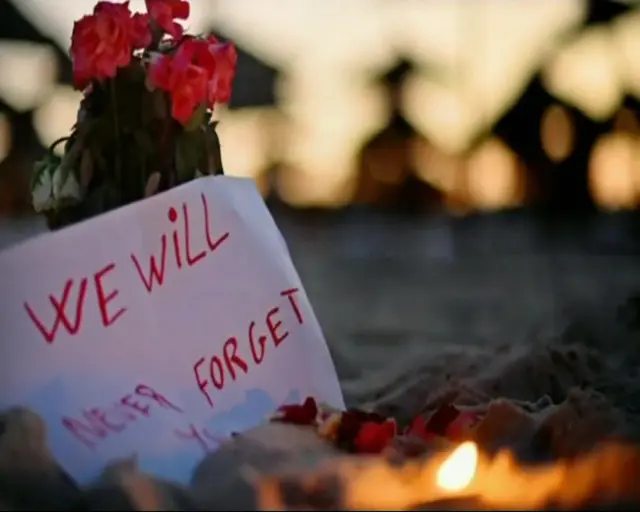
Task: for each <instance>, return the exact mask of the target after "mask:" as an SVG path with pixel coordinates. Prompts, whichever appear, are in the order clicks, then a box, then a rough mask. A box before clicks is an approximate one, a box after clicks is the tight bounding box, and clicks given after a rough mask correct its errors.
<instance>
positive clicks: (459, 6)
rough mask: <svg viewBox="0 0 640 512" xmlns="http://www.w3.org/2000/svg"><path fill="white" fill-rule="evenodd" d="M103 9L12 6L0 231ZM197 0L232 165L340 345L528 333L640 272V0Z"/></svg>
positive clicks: (1, 125) (59, 128) (65, 100)
mask: <svg viewBox="0 0 640 512" xmlns="http://www.w3.org/2000/svg"><path fill="white" fill-rule="evenodd" d="M143 3H144V2H143V1H142V0H132V1H131V7H132V8H133V9H134V10H135V9H142V8H143ZM93 4H94V2H93V0H65V1H60V0H14V1H9V0H0V212H2V213H3V214H4V216H5V220H4V221H2V223H0V242H2V243H3V244H5V245H6V244H8V243H12V242H13V241H15V240H17V239H19V238H23V237H24V236H28V235H29V234H30V233H32V232H33V231H32V227H31V226H32V225H33V224H32V222H31V221H30V220H25V219H29V212H30V206H29V195H28V191H27V183H28V176H29V173H30V169H31V165H32V162H33V161H34V160H35V159H36V158H38V157H39V156H40V155H41V154H42V152H43V151H44V148H45V147H46V146H47V145H48V144H50V143H51V142H52V141H54V140H55V139H57V138H59V137H61V136H64V135H66V134H67V132H68V131H69V129H70V127H71V126H72V124H73V123H74V120H75V117H76V111H77V107H78V102H79V93H77V92H75V91H74V90H73V89H72V87H71V86H70V82H71V80H70V78H71V69H70V62H69V59H68V57H67V49H68V46H69V39H70V34H71V29H72V26H73V22H74V20H75V19H77V18H79V17H80V16H82V15H83V14H85V13H87V12H89V11H91V10H92V8H93ZM191 4H192V16H191V20H190V21H189V24H188V28H189V29H190V30H191V31H193V32H204V31H212V32H214V33H216V34H218V35H219V36H222V37H225V38H228V39H231V40H233V41H234V43H235V44H236V45H237V47H238V49H239V52H240V57H239V63H238V73H237V78H236V82H235V88H234V92H233V97H232V100H231V103H230V105H229V106H228V108H226V109H224V110H222V111H220V112H219V117H220V119H221V124H220V127H219V133H220V136H221V141H222V154H223V161H224V164H225V169H226V171H227V173H228V174H230V175H237V176H246V177H251V178H253V179H255V180H256V182H257V184H258V186H259V187H260V190H261V191H262V193H263V194H264V196H265V198H267V201H268V204H269V205H270V207H271V209H272V211H273V212H274V215H275V216H276V218H277V221H278V223H279V225H280V226H281V229H282V230H283V232H284V234H285V237H286V238H287V240H288V242H289V244H290V246H291V251H292V254H293V257H294V259H295V260H296V264H297V265H298V268H299V270H300V273H301V274H302V277H303V281H304V282H305V283H306V286H307V288H308V293H309V295H310V296H311V299H312V303H314V305H315V307H316V309H317V311H318V315H319V317H320V319H321V323H322V324H323V326H324V328H325V330H326V331H327V332H328V334H329V336H330V337H331V336H335V337H343V336H345V335H349V336H351V337H352V339H354V340H358V339H360V336H361V335H363V333H364V338H366V339H367V340H369V341H368V342H367V343H370V340H372V339H374V340H377V339H379V338H380V337H381V336H382V338H384V337H385V336H389V337H390V339H393V340H398V339H400V338H402V337H403V336H407V335H409V334H411V333H413V334H416V333H420V335H422V336H424V335H425V333H426V334H428V335H429V338H430V339H431V340H434V339H439V337H442V336H445V337H449V338H450V337H451V336H452V333H454V335H455V337H456V339H457V340H458V341H460V340H462V339H465V340H469V339H471V338H474V337H475V338H477V337H478V336H480V337H481V338H482V337H489V338H491V337H493V338H496V337H497V338H499V339H502V341H505V339H504V338H505V337H507V338H509V339H511V340H513V338H514V327H513V326H516V328H515V330H517V331H518V334H517V336H523V337H527V336H529V337H531V332H532V331H531V330H530V329H529V327H528V326H529V324H531V326H533V325H534V324H535V325H537V326H539V325H540V324H544V325H547V326H550V325H552V324H553V325H556V324H557V321H558V318H561V317H562V316H563V315H564V312H565V310H566V309H567V308H570V307H573V305H574V303H575V302H576V300H580V301H588V300H590V299H591V298H592V299H594V300H595V299H596V298H598V297H602V296H603V295H607V296H610V295H611V294H621V296H622V295H625V294H628V293H630V290H633V289H634V287H636V289H637V287H638V285H640V272H639V271H638V270H639V269H638V265H637V258H636V254H637V252H638V249H639V248H640V216H639V215H638V214H637V209H638V206H639V205H640V6H639V5H638V3H637V2H631V1H626V2H625V1H613V0H191ZM6 219H10V220H6ZM327 276H329V277H327ZM508 325H510V326H512V327H511V328H509V327H505V326H508ZM503 327H504V328H505V329H506V331H505V333H506V334H500V333H501V332H502V331H501V329H502V328H503ZM537 328H538V327H535V329H537ZM509 329H511V330H509ZM531 329H534V327H531ZM463 331H464V332H463ZM385 333H386V334H385ZM374 344H375V343H374ZM371 351H374V349H371V350H370V352H371ZM371 353H373V352H371ZM383 353H384V351H383V352H381V354H383ZM381 357H382V359H381V362H382V361H383V360H384V359H385V357H386V356H384V355H382V356H381ZM342 364H343V363H341V362H339V365H342ZM344 364H347V363H344ZM342 369H343V371H346V370H344V367H342Z"/></svg>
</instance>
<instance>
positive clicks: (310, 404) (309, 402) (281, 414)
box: [271, 397, 318, 425]
mask: <svg viewBox="0 0 640 512" xmlns="http://www.w3.org/2000/svg"><path fill="white" fill-rule="evenodd" d="M317 415H318V404H317V403H316V401H315V399H314V398H313V397H308V398H307V399H306V400H305V401H304V403H303V404H302V405H299V404H287V405H283V406H282V407H280V408H279V409H278V410H277V411H276V414H275V415H274V417H273V418H271V421H280V422H282V423H292V424H294V425H313V424H314V423H315V421H316V416H317Z"/></svg>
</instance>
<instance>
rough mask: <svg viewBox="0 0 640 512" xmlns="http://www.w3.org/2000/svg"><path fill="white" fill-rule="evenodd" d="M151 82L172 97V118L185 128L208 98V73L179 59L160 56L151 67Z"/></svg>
mask: <svg viewBox="0 0 640 512" xmlns="http://www.w3.org/2000/svg"><path fill="white" fill-rule="evenodd" d="M149 79H150V81H151V83H152V84H153V85H154V86H156V87H157V88H158V89H161V90H163V91H166V92H167V93H169V95H170V97H171V116H172V117H173V118H174V119H175V120H176V121H178V122H180V123H182V124H183V125H185V124H187V123H188V122H189V120H190V119H191V116H192V115H193V113H194V111H195V110H196V109H197V108H198V106H199V105H201V104H202V103H204V102H205V100H206V97H207V73H206V72H205V70H204V69H203V68H200V67H198V66H194V65H193V64H191V63H190V62H189V61H184V60H182V59H181V58H180V57H179V55H176V56H171V55H159V56H157V57H156V58H155V59H154V60H153V61H152V62H151V64H150V66H149Z"/></svg>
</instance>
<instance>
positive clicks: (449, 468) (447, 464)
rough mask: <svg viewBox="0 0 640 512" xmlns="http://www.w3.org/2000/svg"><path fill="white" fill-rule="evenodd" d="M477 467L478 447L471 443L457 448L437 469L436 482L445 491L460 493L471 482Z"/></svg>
mask: <svg viewBox="0 0 640 512" xmlns="http://www.w3.org/2000/svg"><path fill="white" fill-rule="evenodd" d="M477 467H478V447H477V446H476V444H475V443H474V442H472V441H467V442H464V443H462V444H461V445H460V446H458V447H457V448H456V449H455V450H454V451H453V453H451V455H449V457H447V459H446V460H445V461H444V462H443V463H442V465H441V466H440V468H439V469H438V473H437V476H436V481H437V483H438V486H439V487H440V488H441V489H444V490H446V491H453V492H455V491H462V490H463V489H465V488H466V487H467V486H468V485H469V484H470V483H471V481H472V480H473V477H474V476H475V474H476V468H477Z"/></svg>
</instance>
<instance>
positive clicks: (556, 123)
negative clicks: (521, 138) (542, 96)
mask: <svg viewBox="0 0 640 512" xmlns="http://www.w3.org/2000/svg"><path fill="white" fill-rule="evenodd" d="M540 140H541V142H542V148H543V149H544V152H545V153H546V154H547V156H548V157H549V158H550V159H551V160H553V161H554V162H561V161H563V160H564V159H565V158H567V157H568V156H569V155H570V154H571V151H572V150H573V146H574V144H575V130H574V126H573V122H572V120H571V117H570V116H569V113H568V112H567V109H566V108H564V107H561V106H560V105H553V106H551V107H549V108H548V109H547V110H546V111H545V113H544V114H543V116H542V122H541V123H540Z"/></svg>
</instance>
